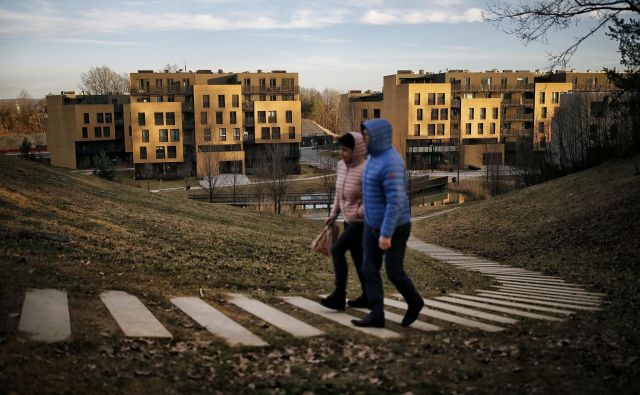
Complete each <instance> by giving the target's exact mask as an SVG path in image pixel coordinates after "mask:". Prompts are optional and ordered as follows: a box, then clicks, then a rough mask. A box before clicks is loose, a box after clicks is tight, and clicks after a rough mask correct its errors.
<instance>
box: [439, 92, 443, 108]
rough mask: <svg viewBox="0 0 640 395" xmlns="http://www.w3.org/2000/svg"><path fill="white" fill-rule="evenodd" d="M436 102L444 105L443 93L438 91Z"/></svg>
mask: <svg viewBox="0 0 640 395" xmlns="http://www.w3.org/2000/svg"><path fill="white" fill-rule="evenodd" d="M438 104H439V105H444V93H438Z"/></svg>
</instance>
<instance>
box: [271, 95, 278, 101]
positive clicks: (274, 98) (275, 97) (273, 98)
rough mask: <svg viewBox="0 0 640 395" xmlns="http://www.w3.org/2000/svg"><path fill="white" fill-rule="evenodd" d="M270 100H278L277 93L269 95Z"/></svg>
mask: <svg viewBox="0 0 640 395" xmlns="http://www.w3.org/2000/svg"><path fill="white" fill-rule="evenodd" d="M269 100H271V101H276V100H278V96H276V95H269Z"/></svg>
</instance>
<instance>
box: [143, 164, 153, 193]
mask: <svg viewBox="0 0 640 395" xmlns="http://www.w3.org/2000/svg"><path fill="white" fill-rule="evenodd" d="M144 175H145V177H146V178H147V192H149V190H150V185H149V180H150V179H151V176H152V175H153V164H151V163H146V164H145V165H144Z"/></svg>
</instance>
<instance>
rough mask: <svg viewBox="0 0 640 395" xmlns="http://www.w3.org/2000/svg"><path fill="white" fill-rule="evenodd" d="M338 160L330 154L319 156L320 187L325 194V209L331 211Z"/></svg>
mask: <svg viewBox="0 0 640 395" xmlns="http://www.w3.org/2000/svg"><path fill="white" fill-rule="evenodd" d="M337 164H338V161H337V160H336V158H334V157H332V156H325V155H322V156H320V160H319V163H318V168H319V169H320V171H321V172H322V189H323V192H325V194H326V195H327V201H328V202H329V203H328V204H327V211H328V212H329V213H330V212H331V204H332V203H333V198H334V195H335V193H336V169H337Z"/></svg>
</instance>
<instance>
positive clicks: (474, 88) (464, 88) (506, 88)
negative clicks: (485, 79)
mask: <svg viewBox="0 0 640 395" xmlns="http://www.w3.org/2000/svg"><path fill="white" fill-rule="evenodd" d="M534 88H535V85H534V84H532V83H527V84H516V85H500V86H495V85H493V86H492V85H482V84H479V85H462V84H451V91H452V92H454V93H459V92H521V91H531V92H533V90H534Z"/></svg>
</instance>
